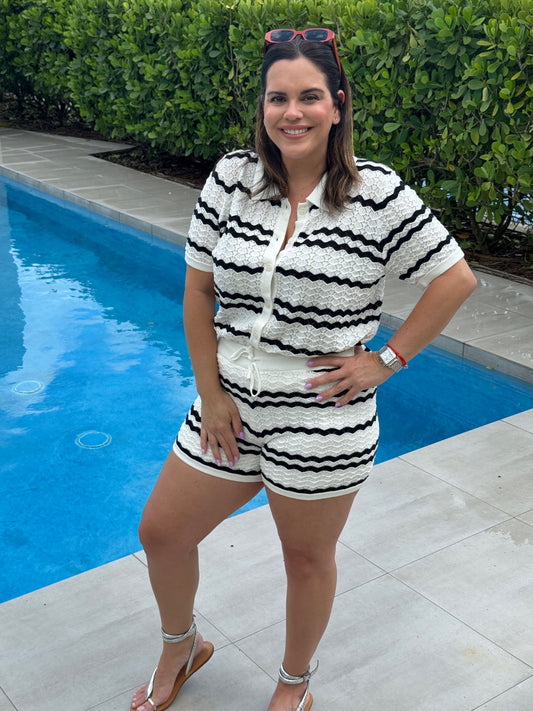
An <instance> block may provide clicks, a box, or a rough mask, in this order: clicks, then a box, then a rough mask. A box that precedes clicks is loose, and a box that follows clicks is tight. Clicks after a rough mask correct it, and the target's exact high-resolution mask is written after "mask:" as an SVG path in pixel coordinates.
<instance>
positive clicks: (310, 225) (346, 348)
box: [132, 28, 476, 711]
mask: <svg viewBox="0 0 533 711" xmlns="http://www.w3.org/2000/svg"><path fill="white" fill-rule="evenodd" d="M312 32H313V33H316V32H318V33H320V34H319V35H318V36H317V35H310V34H309V32H307V31H294V30H282V31H274V32H270V33H267V36H266V38H265V54H264V60H263V69H262V83H261V86H262V90H261V96H260V100H259V106H258V111H257V131H256V152H252V151H236V152H234V153H231V154H229V155H227V156H225V157H224V158H223V159H222V160H221V161H220V162H219V163H218V165H217V166H216V168H215V170H214V171H213V173H212V174H211V176H210V177H209V178H208V180H207V182H206V184H205V186H204V189H203V190H202V194H201V196H200V198H199V200H198V203H197V206H196V209H195V212H194V216H193V219H192V222H191V228H190V232H189V237H188V242H187V247H186V253H185V257H186V262H187V275H186V282H185V296H184V302H183V308H184V325H185V332H186V337H187V346H188V350H189V354H190V357H191V362H192V366H193V370H194V375H195V381H196V387H197V390H198V398H197V399H196V400H195V402H194V403H193V405H192V407H191V408H190V410H189V412H188V414H187V416H186V418H185V420H184V422H183V423H182V426H181V429H180V431H179V433H178V437H177V439H176V442H175V445H174V447H173V451H172V452H171V453H170V454H169V456H168V458H167V460H166V463H165V465H164V467H163V469H162V472H161V474H160V477H159V479H158V482H157V484H156V486H155V488H154V491H153V492H152V495H151V497H150V499H149V500H148V503H147V504H146V507H145V510H144V513H143V518H142V521H141V525H140V529H139V532H140V537H141V542H142V544H143V546H144V549H145V553H146V557H147V560H148V566H149V571H150V580H151V583H152V587H153V590H154V593H155V596H156V599H157V602H158V606H159V612H160V615H161V627H162V630H164V632H163V652H162V655H161V659H160V662H159V666H158V667H157V669H156V672H154V674H153V676H152V679H151V681H150V683H149V684H146V685H144V686H142V687H141V688H140V689H139V691H138V692H137V693H136V694H135V696H134V698H133V700H132V709H133V710H137V711H153V708H154V707H157V709H159V711H162V710H163V709H166V708H167V707H168V706H169V705H170V704H171V703H172V702H173V700H174V698H175V697H176V695H177V693H178V691H179V689H180V688H181V686H182V684H183V683H184V681H185V680H186V679H188V678H189V676H190V675H191V674H193V673H195V671H196V670H197V669H199V668H200V667H201V666H202V665H203V664H204V663H205V662H206V661H207V660H208V659H209V657H210V656H211V654H212V651H213V647H212V645H211V644H210V643H207V642H204V641H203V640H202V638H201V637H200V636H199V635H198V634H197V632H196V626H195V624H194V621H192V620H193V607H194V599H195V594H196V587H197V584H198V578H199V570H198V556H197V545H198V543H199V542H200V541H201V540H202V539H203V538H204V537H205V536H206V535H207V534H208V533H209V532H211V531H212V530H213V529H214V528H215V527H216V526H217V525H218V524H219V523H220V522H221V521H223V520H224V519H225V518H226V517H227V516H228V515H230V514H231V513H233V512H234V511H235V510H236V509H237V508H239V507H240V506H243V505H245V504H246V502H247V501H249V500H250V499H251V498H252V497H254V496H255V495H256V494H257V493H258V492H259V491H261V490H262V488H263V487H264V488H265V490H266V492H267V497H268V502H269V505H270V508H271V510H272V514H273V517H274V520H275V522H276V526H277V530H278V534H279V537H280V539H281V543H282V548H283V557H284V563H285V569H286V573H287V610H286V614H287V621H286V632H287V636H286V642H285V650H284V654H283V662H282V664H281V667H280V672H279V681H278V685H277V687H276V689H275V690H274V694H273V696H272V699H271V701H270V705H269V707H268V711H295V710H296V711H309V709H310V708H311V705H312V703H313V697H312V696H311V694H310V692H309V680H310V677H311V674H312V673H313V672H311V671H310V662H311V658H312V656H313V654H314V652H315V650H316V648H317V645H318V643H319V641H320V639H321V637H322V635H323V633H324V630H325V628H326V626H327V623H328V619H329V615H330V612H331V607H332V604H333V599H334V595H335V582H336V568H335V548H336V543H337V540H338V537H339V535H340V533H341V531H342V528H343V526H344V523H345V522H346V519H347V517H348V514H349V511H350V508H351V506H352V503H353V500H354V497H355V495H356V494H357V492H358V490H359V488H360V487H361V486H362V485H363V483H364V482H365V481H366V479H367V478H368V476H369V475H370V473H371V470H372V466H373V462H374V457H375V453H376V448H377V443H378V434H379V426H378V419H377V413H376V388H377V386H379V385H381V384H382V383H384V382H385V381H386V380H388V379H389V378H390V377H391V376H392V375H393V374H394V373H396V372H397V371H398V370H401V369H402V367H405V366H406V365H407V361H408V360H410V359H411V358H413V357H414V356H415V355H416V354H417V353H418V352H419V351H420V350H422V348H424V346H426V345H427V344H428V343H429V342H430V341H431V340H432V339H433V338H434V337H435V336H436V335H437V334H438V333H439V332H440V331H441V330H442V328H443V327H444V326H445V325H446V323H447V322H448V321H449V319H450V318H451V317H452V315H453V314H454V313H455V311H456V310H457V309H458V307H459V306H460V305H461V303H462V302H463V301H464V299H466V298H467V296H468V295H469V294H470V292H471V291H472V290H473V288H474V286H475V283H476V281H475V278H474V276H473V275H472V273H471V271H470V270H469V268H468V267H467V265H466V263H465V261H464V259H463V253H462V251H461V250H460V248H459V247H458V245H457V244H456V242H455V241H454V240H453V238H452V237H451V236H450V235H449V234H448V232H447V230H446V229H445V228H444V227H443V225H441V224H440V223H439V222H438V221H437V220H436V219H435V217H434V216H433V215H432V214H431V212H430V211H429V210H428V208H427V207H426V206H425V205H424V204H423V203H422V202H421V201H420V199H419V198H418V196H417V195H416V193H415V192H414V191H413V190H411V189H410V188H408V187H407V186H406V185H405V184H404V183H403V182H402V181H401V179H400V178H399V177H398V176H397V175H396V174H395V173H394V172H393V171H392V170H390V169H389V168H387V167H386V166H383V165H378V164H375V163H372V162H370V161H364V160H355V159H354V156H353V136H352V124H351V114H352V107H351V100H350V89H349V85H348V82H347V80H346V76H345V73H344V71H343V69H342V66H341V65H340V63H339V62H338V56H337V53H336V51H335V43H334V37H333V38H331V34H332V33H331V31H330V30H327V29H323V30H321V29H320V28H313V30H312ZM311 37H314V40H315V41H313V40H312V39H311ZM316 40H318V41H316ZM387 274H395V275H397V276H399V277H401V278H402V279H404V280H407V281H410V282H413V283H418V284H420V285H421V286H422V287H423V288H424V289H425V291H424V293H423V295H422V298H421V299H420V301H419V303H418V304H417V305H416V307H415V309H414V310H413V312H412V314H411V315H410V316H409V318H408V319H407V320H406V322H405V323H404V324H403V326H401V327H400V329H399V330H398V331H397V332H396V333H394V334H393V335H392V337H391V338H390V340H389V342H388V343H387V344H386V345H385V346H384V347H383V348H381V349H379V351H378V352H372V351H371V350H370V349H369V347H368V346H367V345H366V344H367V343H368V342H369V341H370V340H371V339H372V338H373V336H374V335H375V334H376V332H377V329H378V325H379V318H380V313H381V304H382V301H383V294H384V283H385V277H386V275H387ZM217 305H218V308H217Z"/></svg>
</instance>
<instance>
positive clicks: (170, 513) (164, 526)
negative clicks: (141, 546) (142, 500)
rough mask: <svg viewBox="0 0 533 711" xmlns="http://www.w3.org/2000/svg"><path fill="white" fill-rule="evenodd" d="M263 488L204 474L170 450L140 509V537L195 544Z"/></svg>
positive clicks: (249, 483)
mask: <svg viewBox="0 0 533 711" xmlns="http://www.w3.org/2000/svg"><path fill="white" fill-rule="evenodd" d="M262 488H263V485H262V484H261V483H257V482H235V481H229V480H227V479H222V478H219V477H216V476H212V475H210V474H205V473H203V472H200V471H198V470H196V469H194V468H193V467H191V466H189V465H188V464H186V463H185V462H183V461H182V460H181V459H179V457H177V456H176V454H174V452H170V454H169V455H168V457H167V460H166V461H165V463H164V465H163V468H162V470H161V473H160V475H159V478H158V480H157V482H156V484H155V487H154V489H153V491H152V493H151V495H150V498H149V499H148V501H147V503H146V506H145V509H144V512H143V517H142V521H141V526H140V534H141V540H142V538H143V537H146V536H152V537H154V536H155V537H157V538H161V537H163V538H168V539H169V540H178V539H179V540H180V541H181V544H183V543H184V542H185V540H186V541H187V542H188V543H189V544H191V545H195V544H197V543H199V542H200V541H201V540H202V539H203V538H205V537H206V536H207V535H208V534H209V533H210V532H211V531H212V530H213V529H214V528H216V526H217V525H218V524H219V523H221V522H222V521H224V520H225V519H226V518H227V517H228V516H230V515H231V514H232V513H234V512H235V511H236V510H237V509H239V508H240V507H241V506H243V505H244V504H246V503H247V502H248V501H249V500H250V499H252V498H253V497H254V496H255V495H256V494H257V493H258V492H259V491H260V490H261V489H262Z"/></svg>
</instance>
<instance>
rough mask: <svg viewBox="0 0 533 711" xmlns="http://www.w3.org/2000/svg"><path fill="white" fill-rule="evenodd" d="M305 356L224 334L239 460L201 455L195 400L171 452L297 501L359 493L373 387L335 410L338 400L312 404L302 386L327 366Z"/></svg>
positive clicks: (369, 449) (224, 372)
mask: <svg viewBox="0 0 533 711" xmlns="http://www.w3.org/2000/svg"><path fill="white" fill-rule="evenodd" d="M339 355H353V350H351V351H349V352H346V353H341V354H339ZM308 360H309V358H300V357H292V356H285V355H282V354H272V353H266V352H264V351H259V350H257V349H255V348H253V347H252V346H251V345H246V346H243V345H241V344H239V343H237V342H235V341H232V340H231V339H226V338H223V339H221V340H220V341H219V344H218V366H219V373H220V381H221V383H222V386H223V388H224V389H225V390H226V392H228V393H229V394H230V395H231V396H232V398H233V400H234V401H235V403H236V405H237V407H238V409H239V413H240V417H241V420H242V424H243V431H244V434H245V438H244V439H237V444H238V448H239V452H240V459H239V461H238V462H236V463H235V464H234V466H233V467H230V466H229V465H228V463H227V462H226V460H225V458H224V459H223V461H222V462H221V464H220V465H217V464H216V463H215V460H214V457H213V455H212V453H211V450H210V449H208V451H207V452H206V453H205V454H202V452H201V447H200V422H201V412H202V409H201V400H200V398H197V399H196V401H195V402H194V404H193V405H192V407H191V409H190V410H189V412H188V414H187V417H186V418H185V421H184V422H183V424H182V426H181V429H180V431H179V433H178V436H177V438H176V442H175V444H174V452H175V453H176V455H177V456H178V457H179V458H180V459H182V460H183V461H185V462H186V463H187V464H189V465H191V466H192V467H194V468H195V469H197V470H199V471H202V472H205V473H207V474H212V475H214V476H217V477H222V478H224V479H230V480H232V481H241V482H244V481H247V482H262V483H263V484H264V485H265V486H266V487H268V488H269V489H271V490H272V491H275V492H276V493H278V494H281V495H284V496H288V497H291V498H295V499H324V498H329V497H333V496H340V495H341V494H347V493H352V492H355V491H357V490H358V489H359V487H360V486H361V485H362V484H363V482H364V481H365V480H366V479H367V478H368V475H369V474H370V471H371V469H372V464H373V462H374V455H375V453H376V449H377V444H378V435H379V425H378V419H377V414H376V392H375V388H372V389H369V390H365V391H363V392H361V393H359V394H358V395H357V396H356V397H355V398H353V400H352V401H351V402H349V403H348V404H347V405H343V406H342V407H338V408H337V407H335V398H332V399H331V400H326V401H324V402H317V401H316V396H317V394H318V393H319V392H320V389H318V388H316V389H313V390H306V388H305V383H306V382H308V381H309V380H310V378H312V377H315V376H316V375H317V373H320V372H324V371H326V370H330V369H331V368H324V367H321V368H311V367H309V366H307V365H306V362H307V361H308ZM325 389H326V388H325V387H324V388H322V390H325Z"/></svg>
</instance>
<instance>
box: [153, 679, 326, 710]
mask: <svg viewBox="0 0 533 711" xmlns="http://www.w3.org/2000/svg"><path fill="white" fill-rule="evenodd" d="M306 689H307V682H305V681H304V682H303V683H302V684H294V685H292V684H291V685H289V684H283V683H282V682H281V681H278V685H277V687H276V691H275V692H274V696H273V697H272V699H271V700H270V705H269V707H268V711H295V709H297V708H298V704H299V703H300V702H301V700H302V698H303V695H304V694H305V691H306ZM311 704H312V698H311V697H310V696H309V697H308V701H307V703H306V706H305V711H309V709H310V708H311ZM146 711H148V709H147V710H146Z"/></svg>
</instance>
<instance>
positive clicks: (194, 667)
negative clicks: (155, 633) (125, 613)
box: [132, 617, 214, 711]
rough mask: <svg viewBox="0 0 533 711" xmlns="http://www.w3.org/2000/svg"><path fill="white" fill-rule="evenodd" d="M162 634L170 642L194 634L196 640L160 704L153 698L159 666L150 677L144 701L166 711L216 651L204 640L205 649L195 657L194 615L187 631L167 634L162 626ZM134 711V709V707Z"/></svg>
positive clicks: (154, 709)
mask: <svg viewBox="0 0 533 711" xmlns="http://www.w3.org/2000/svg"><path fill="white" fill-rule="evenodd" d="M161 635H162V637H163V641H164V642H168V643H169V644H177V643H178V642H183V641H184V640H186V639H187V638H188V637H191V636H192V635H194V640H193V643H192V647H191V651H190V652H189V658H188V660H187V664H186V665H185V666H183V667H182V668H181V669H180V670H179V672H178V675H177V676H176V680H175V681H174V686H173V687H172V691H171V692H170V696H169V697H168V699H167V700H166V701H164V702H163V703H161V704H159V706H156V704H154V702H153V701H152V698H151V696H152V694H153V691H154V680H155V675H156V673H157V667H156V668H155V669H154V673H153V674H152V678H151V679H150V683H149V684H148V687H147V689H146V698H145V700H144V701H143V704H145V703H146V702H148V703H149V704H150V706H151V707H152V711H165V709H167V708H168V707H169V706H170V705H171V704H172V703H173V702H174V699H175V698H176V696H177V695H178V692H179V690H180V689H181V687H182V686H183V684H184V683H185V682H186V681H187V679H188V678H189V677H191V676H192V675H193V674H194V673H195V672H196V671H198V669H200V667H202V666H203V665H204V664H205V663H206V662H207V661H209V659H211V656H212V655H213V651H214V647H213V645H212V644H211V642H205V641H204V648H203V650H202V651H201V652H200V654H199V655H198V656H197V657H196V658H195V656H194V655H195V652H196V647H197V645H198V630H197V629H196V622H195V621H194V617H193V620H192V625H191V626H190V627H189V629H188V630H187V632H184V633H183V634H167V633H166V632H165V630H164V629H163V628H161ZM132 711H134V709H133V707H132Z"/></svg>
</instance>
